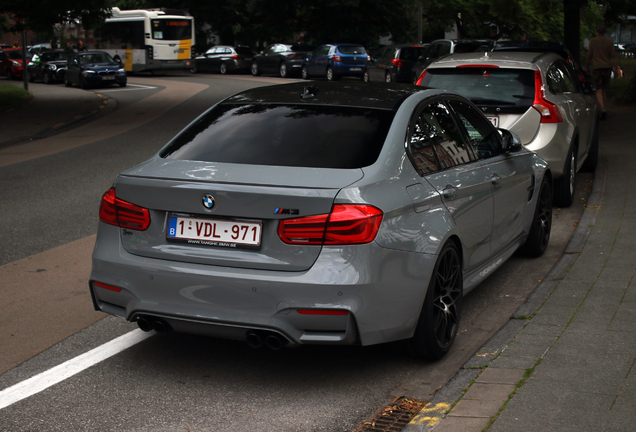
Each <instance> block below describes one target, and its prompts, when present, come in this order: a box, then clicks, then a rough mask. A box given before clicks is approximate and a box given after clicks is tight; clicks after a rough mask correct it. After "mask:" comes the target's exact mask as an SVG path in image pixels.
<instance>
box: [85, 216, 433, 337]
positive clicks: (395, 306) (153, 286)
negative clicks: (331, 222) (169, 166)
mask: <svg viewBox="0 0 636 432" xmlns="http://www.w3.org/2000/svg"><path fill="white" fill-rule="evenodd" d="M118 231H119V228H116V227H113V226H110V225H106V224H103V223H100V228H99V232H98V238H97V243H96V248H95V251H94V253H93V270H92V274H91V277H90V290H91V294H92V296H93V300H94V303H95V307H96V309H98V310H102V311H104V312H106V313H109V314H112V315H117V316H120V317H122V318H125V319H127V320H129V321H135V320H136V319H137V318H138V317H139V316H150V317H159V318H162V319H165V320H166V321H167V322H169V323H170V325H171V326H172V327H173V329H175V330H180V331H185V332H191V333H202V334H208V335H212V336H217V337H224V338H229V339H238V340H244V339H245V338H246V337H247V334H248V332H249V331H253V330H256V331H270V332H275V333H277V334H280V335H282V336H283V337H284V338H285V339H287V340H288V341H290V342H292V343H294V344H352V343H354V342H355V341H356V340H359V341H360V343H361V344H362V345H371V344H377V343H384V342H390V341H394V340H399V339H405V338H408V337H411V336H412V335H413V332H414V330H415V326H416V325H417V321H418V318H419V314H420V311H421V307H422V304H423V301H424V296H425V294H426V288H427V283H428V281H429V280H430V276H431V271H432V268H433V266H434V262H435V256H434V255H427V254H418V253H409V252H403V251H396V250H390V249H386V248H383V247H380V246H379V245H377V244H375V243H371V244H368V245H358V246H350V247H332V248H323V250H322V252H321V253H320V256H319V258H318V259H317V261H316V263H315V264H314V265H313V266H312V267H311V268H310V269H309V270H307V271H303V272H285V271H264V270H246V269H239V268H230V267H220V266H209V265H201V264H190V263H179V262H173V261H166V260H160V259H154V258H146V257H140V256H135V255H131V254H129V253H128V252H126V251H125V250H124V248H123V247H122V246H121V242H120V239H119V235H120V234H119V232H118ZM396 281H400V282H399V283H396ZM95 282H98V283H100V284H102V285H103V284H107V286H108V287H106V288H104V287H103V286H98V285H96V284H95ZM113 288H115V289H113ZM334 313H335V314H334Z"/></svg>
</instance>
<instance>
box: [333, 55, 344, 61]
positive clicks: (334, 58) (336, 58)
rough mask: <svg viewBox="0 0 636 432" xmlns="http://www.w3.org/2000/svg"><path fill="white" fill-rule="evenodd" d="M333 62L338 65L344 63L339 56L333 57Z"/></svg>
mask: <svg viewBox="0 0 636 432" xmlns="http://www.w3.org/2000/svg"><path fill="white" fill-rule="evenodd" d="M333 61H335V62H336V63H340V62H341V61H342V57H340V56H339V55H335V56H333Z"/></svg>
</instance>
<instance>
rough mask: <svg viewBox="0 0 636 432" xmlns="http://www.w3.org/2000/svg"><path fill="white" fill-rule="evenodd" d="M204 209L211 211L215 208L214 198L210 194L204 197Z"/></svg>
mask: <svg viewBox="0 0 636 432" xmlns="http://www.w3.org/2000/svg"><path fill="white" fill-rule="evenodd" d="M203 207H205V208H206V209H211V208H212V207H214V197H213V196H212V195H210V194H205V195H203Z"/></svg>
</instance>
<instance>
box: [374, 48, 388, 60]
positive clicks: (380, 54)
mask: <svg viewBox="0 0 636 432" xmlns="http://www.w3.org/2000/svg"><path fill="white" fill-rule="evenodd" d="M385 56H386V48H382V49H381V50H380V51H378V53H377V54H376V55H375V58H377V59H383V58H384V57H385Z"/></svg>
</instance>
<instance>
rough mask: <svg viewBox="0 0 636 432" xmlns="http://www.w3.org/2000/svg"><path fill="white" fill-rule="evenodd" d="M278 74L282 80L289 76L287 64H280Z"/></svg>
mask: <svg viewBox="0 0 636 432" xmlns="http://www.w3.org/2000/svg"><path fill="white" fill-rule="evenodd" d="M278 74H279V75H280V77H281V78H287V75H288V71H287V63H285V62H281V63H280V66H279V67H278Z"/></svg>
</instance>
